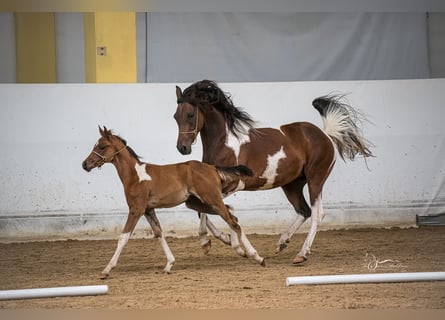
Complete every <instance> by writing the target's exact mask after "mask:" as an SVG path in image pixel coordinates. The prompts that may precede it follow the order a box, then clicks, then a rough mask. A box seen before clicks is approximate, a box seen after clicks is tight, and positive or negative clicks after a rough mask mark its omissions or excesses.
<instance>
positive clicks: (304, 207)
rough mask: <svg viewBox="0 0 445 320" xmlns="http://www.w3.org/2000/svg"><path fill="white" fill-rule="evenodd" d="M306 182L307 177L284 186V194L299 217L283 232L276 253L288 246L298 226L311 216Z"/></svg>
mask: <svg viewBox="0 0 445 320" xmlns="http://www.w3.org/2000/svg"><path fill="white" fill-rule="evenodd" d="M305 184H306V179H305V178H298V179H296V180H294V181H292V182H291V183H289V184H287V185H285V186H283V187H282V188H283V191H284V194H285V195H286V197H287V199H288V200H289V202H290V203H291V204H292V206H293V207H294V209H295V211H296V213H297V218H296V219H295V221H294V222H293V223H292V224H291V225H290V226H289V228H288V229H287V231H285V232H283V233H282V234H281V237H280V240H278V245H277V248H276V250H275V253H279V252H281V251H283V250H284V249H285V248H286V247H287V244H288V243H289V241H290V239H291V238H292V236H293V235H294V233H295V232H296V231H297V230H298V228H300V226H301V225H302V224H303V222H305V221H306V219H307V218H309V217H310V216H311V209H310V208H309V206H308V204H307V202H306V199H305V198H304V195H303V187H304V186H305Z"/></svg>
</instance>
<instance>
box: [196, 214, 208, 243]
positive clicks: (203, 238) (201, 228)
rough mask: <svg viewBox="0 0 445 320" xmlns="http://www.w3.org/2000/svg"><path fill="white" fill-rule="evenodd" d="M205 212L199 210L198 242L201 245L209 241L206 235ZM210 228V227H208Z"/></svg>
mask: <svg viewBox="0 0 445 320" xmlns="http://www.w3.org/2000/svg"><path fill="white" fill-rule="evenodd" d="M207 220H208V219H207V214H205V213H203V212H201V215H200V220H199V232H198V234H199V243H200V244H201V246H204V245H206V244H207V243H209V241H210V240H209V238H208V237H207ZM209 229H210V228H209Z"/></svg>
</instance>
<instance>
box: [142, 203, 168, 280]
mask: <svg viewBox="0 0 445 320" xmlns="http://www.w3.org/2000/svg"><path fill="white" fill-rule="evenodd" d="M145 218H146V219H147V221H148V223H149V224H150V226H151V228H152V230H153V233H154V235H155V237H156V238H158V239H159V242H160V243H161V246H162V250H164V253H165V256H166V257H167V265H166V266H165V268H164V272H165V273H170V272H171V268H172V267H173V265H174V264H175V257H174V256H173V253H172V252H171V250H170V247H169V246H168V244H167V241H166V240H165V237H164V233H163V232H162V229H161V224H160V223H159V220H158V217H157V216H156V214H155V210H154V209H151V208H147V209H146V210H145Z"/></svg>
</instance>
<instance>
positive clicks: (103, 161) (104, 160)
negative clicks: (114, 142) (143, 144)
mask: <svg viewBox="0 0 445 320" xmlns="http://www.w3.org/2000/svg"><path fill="white" fill-rule="evenodd" d="M126 148H127V146H126V145H125V146H124V147H123V148H122V149H120V150H118V151H116V152H115V153H113V154H111V155H110V156H108V157H104V156H103V155H101V154H100V153H98V152H96V151H94V150H93V153H94V154H95V155H96V156H98V157H99V158H101V160H102V162H101V163H100V164H99V165H98V168H100V167H102V166H103V165H104V164H105V162H107V159H110V161H112V160H113V158H114V156H115V155H117V154H119V153H120V152H121V151H123V150H124V149H126Z"/></svg>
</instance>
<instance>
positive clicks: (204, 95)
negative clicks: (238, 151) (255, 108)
mask: <svg viewBox="0 0 445 320" xmlns="http://www.w3.org/2000/svg"><path fill="white" fill-rule="evenodd" d="M183 97H185V99H184V101H186V102H189V103H191V104H192V105H195V106H198V107H200V108H205V107H206V106H208V105H210V106H213V107H214V108H215V109H216V110H218V111H219V112H221V113H222V114H223V115H224V118H225V120H226V123H227V127H228V129H229V130H230V132H232V133H233V135H234V136H236V137H238V135H239V134H242V133H246V132H247V131H248V130H249V129H254V125H255V121H254V120H253V119H252V118H251V116H250V115H249V114H248V113H247V112H245V111H243V110H242V109H240V108H237V107H235V106H234V105H233V102H232V100H231V98H230V95H229V94H227V93H224V92H223V91H222V90H221V89H220V88H219V87H218V85H217V84H216V83H215V82H214V81H211V80H201V81H198V82H195V83H194V84H192V85H191V86H189V87H188V88H187V89H185V90H184V92H183ZM187 98H188V99H187Z"/></svg>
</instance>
